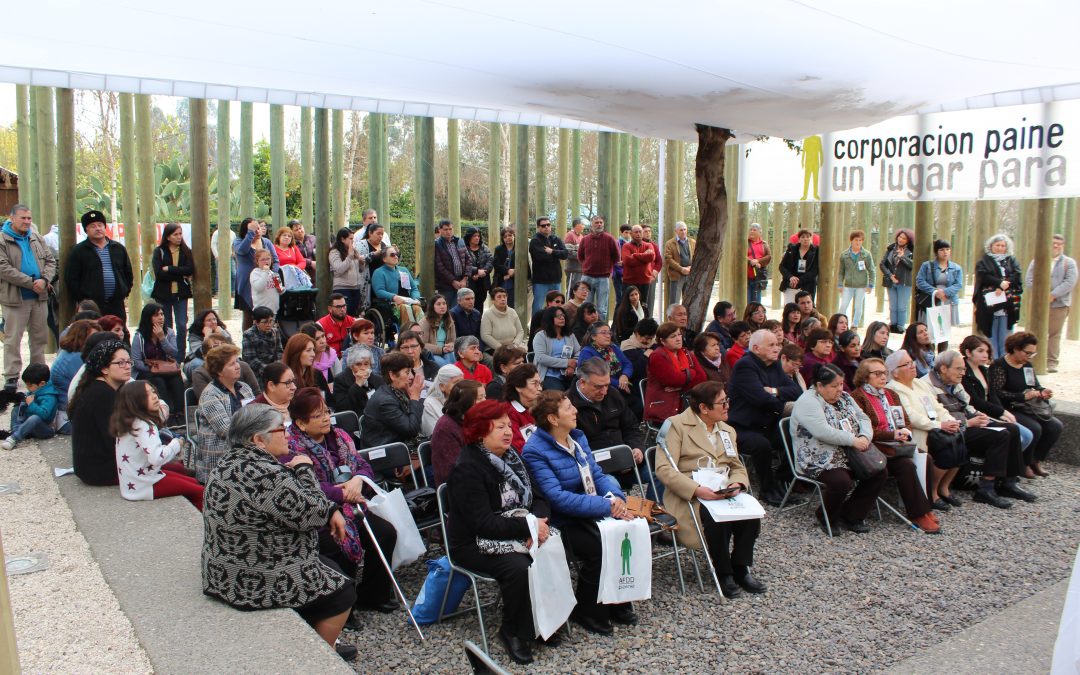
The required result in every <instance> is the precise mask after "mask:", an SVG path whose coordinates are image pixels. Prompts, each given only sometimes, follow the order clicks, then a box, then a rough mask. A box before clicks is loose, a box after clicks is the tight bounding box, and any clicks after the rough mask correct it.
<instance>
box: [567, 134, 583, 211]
mask: <svg viewBox="0 0 1080 675" xmlns="http://www.w3.org/2000/svg"><path fill="white" fill-rule="evenodd" d="M569 203H570V220H571V222H572V221H573V220H574V218H578V217H579V216H581V129H574V130H573V132H571V134H570V200H569Z"/></svg>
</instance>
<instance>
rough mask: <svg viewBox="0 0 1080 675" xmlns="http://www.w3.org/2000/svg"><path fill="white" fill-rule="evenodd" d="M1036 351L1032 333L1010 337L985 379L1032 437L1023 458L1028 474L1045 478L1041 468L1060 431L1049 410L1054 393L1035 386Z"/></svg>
mask: <svg viewBox="0 0 1080 675" xmlns="http://www.w3.org/2000/svg"><path fill="white" fill-rule="evenodd" d="M1038 348H1039V340H1038V338H1036V337H1035V335H1034V333H1029V332H1027V331H1024V332H1021V333H1013V334H1012V335H1010V336H1009V337H1007V338H1005V355H1004V356H1002V357H1001V358H999V359H997V360H996V361H994V362H993V363H992V364H991V365H990V371H989V373H988V374H987V376H988V379H989V380H990V389H991V390H992V391H995V392H997V395H998V398H999V399H1001V403H1002V405H1004V406H1005V408H1007V409H1008V410H1009V411H1010V412H1011V413H1012V414H1013V415H1014V416H1015V417H1016V421H1017V423H1019V424H1022V425H1024V426H1025V427H1027V428H1028V431H1030V432H1031V433H1032V434H1033V435H1034V439H1033V440H1032V441H1031V445H1030V446H1028V449H1029V452H1025V453H1024V456H1025V458H1029V457H1030V460H1031V461H1030V463H1029V466H1030V467H1031V470H1032V472H1033V473H1034V474H1035V475H1037V476H1044V477H1045V476H1049V475H1050V474H1049V473H1048V472H1047V471H1046V470H1045V469H1043V468H1042V461H1043V460H1044V459H1046V456H1047V455H1048V454H1049V453H1050V448H1052V447H1054V444H1055V443H1057V439H1058V437H1059V436H1061V431H1062V429H1063V428H1064V427H1063V425H1062V424H1061V420H1059V419H1058V418H1056V417H1054V415H1053V410H1052V409H1051V408H1050V399H1051V398H1053V396H1054V392H1053V391H1051V390H1050V389H1047V388H1046V387H1044V386H1042V385H1041V384H1039V378H1038V377H1037V376H1036V375H1035V368H1034V366H1033V365H1032V363H1031V359H1033V358H1035V354H1036V353H1037V352H1038Z"/></svg>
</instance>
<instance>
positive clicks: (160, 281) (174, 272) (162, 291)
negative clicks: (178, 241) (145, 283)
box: [150, 246, 195, 302]
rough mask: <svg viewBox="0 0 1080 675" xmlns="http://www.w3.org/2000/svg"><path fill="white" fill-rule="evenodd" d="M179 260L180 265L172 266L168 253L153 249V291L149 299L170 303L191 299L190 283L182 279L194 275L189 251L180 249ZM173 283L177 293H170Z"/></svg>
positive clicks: (193, 262) (193, 265) (163, 250)
mask: <svg viewBox="0 0 1080 675" xmlns="http://www.w3.org/2000/svg"><path fill="white" fill-rule="evenodd" d="M179 260H180V264H179V265H176V266H173V264H172V255H171V254H169V252H168V251H166V250H165V249H164V248H163V247H161V246H158V247H156V248H155V249H154V257H153V265H154V290H153V291H152V292H151V293H150V297H152V298H153V299H155V300H157V301H158V302H171V301H173V300H176V299H177V298H179V299H181V300H187V299H188V298H190V297H191V283H190V282H189V281H188V280H187V279H185V278H184V277H190V276H194V274H195V261H194V260H193V259H192V256H191V251H188V250H185V249H183V248H181V249H180V257H179ZM166 267H168V268H169V271H168V272H166V271H165V268H166ZM173 282H175V283H176V290H177V293H173V292H172V284H173Z"/></svg>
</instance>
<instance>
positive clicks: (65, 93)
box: [19, 89, 77, 326]
mask: <svg viewBox="0 0 1080 675" xmlns="http://www.w3.org/2000/svg"><path fill="white" fill-rule="evenodd" d="M21 112H22V111H21V110H20V113H21ZM56 131H57V148H58V156H59V163H58V166H57V169H58V171H57V174H58V185H57V188H58V193H59V197H60V200H59V201H60V204H59V209H58V211H57V218H58V220H57V223H58V224H59V225H60V259H59V260H58V262H59V263H60V265H64V264H66V261H67V259H68V255H69V254H70V253H71V249H72V248H74V247H75V223H76V222H77V220H76V217H77V216H76V213H75V92H73V91H72V90H70V89H57V90H56ZM21 140H22V139H21V138H20V142H21ZM22 157H25V155H20V159H19V161H20V162H21V161H23V160H22ZM20 178H21V177H20ZM21 182H22V181H21V180H20V184H21ZM59 293H60V316H59V317H58V318H59V322H60V325H61V326H67V325H68V324H70V323H71V317H72V315H73V314H74V313H75V307H74V303H72V302H71V289H70V288H67V285H66V284H60V288H59Z"/></svg>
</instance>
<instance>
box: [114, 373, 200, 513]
mask: <svg viewBox="0 0 1080 675" xmlns="http://www.w3.org/2000/svg"><path fill="white" fill-rule="evenodd" d="M165 419H166V417H163V416H162V414H161V405H160V401H159V399H158V395H157V390H156V389H154V385H152V384H150V383H149V382H146V381H144V380H137V381H135V382H128V383H127V384H125V385H124V386H123V387H120V390H119V391H118V392H116V407H115V408H114V409H113V413H112V419H110V421H109V429H110V432H111V433H112V435H113V436H115V437H116V470H117V472H118V473H119V475H120V495H121V496H122V497H123V498H124V499H129V500H132V501H146V500H150V499H160V498H161V497H172V496H175V495H184V496H185V497H187V498H188V501H190V502H191V503H192V504H194V505H195V508H197V509H199V510H200V511H202V496H203V488H202V485H200V484H199V483H198V481H196V480H195V479H194V478H192V477H191V476H188V475H187V474H186V473H185V472H184V467H183V465H182V464H180V463H179V462H177V463H172V464H170V462H171V461H172V460H173V459H174V458H175V457H176V456H177V455H178V454H180V451H181V450H182V449H183V441H182V440H181V439H180V438H173V439H172V440H171V441H169V442H168V443H162V441H161V436H160V434H159V428H158V425H159V424H161V423H162V422H163V421H164V420H165Z"/></svg>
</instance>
